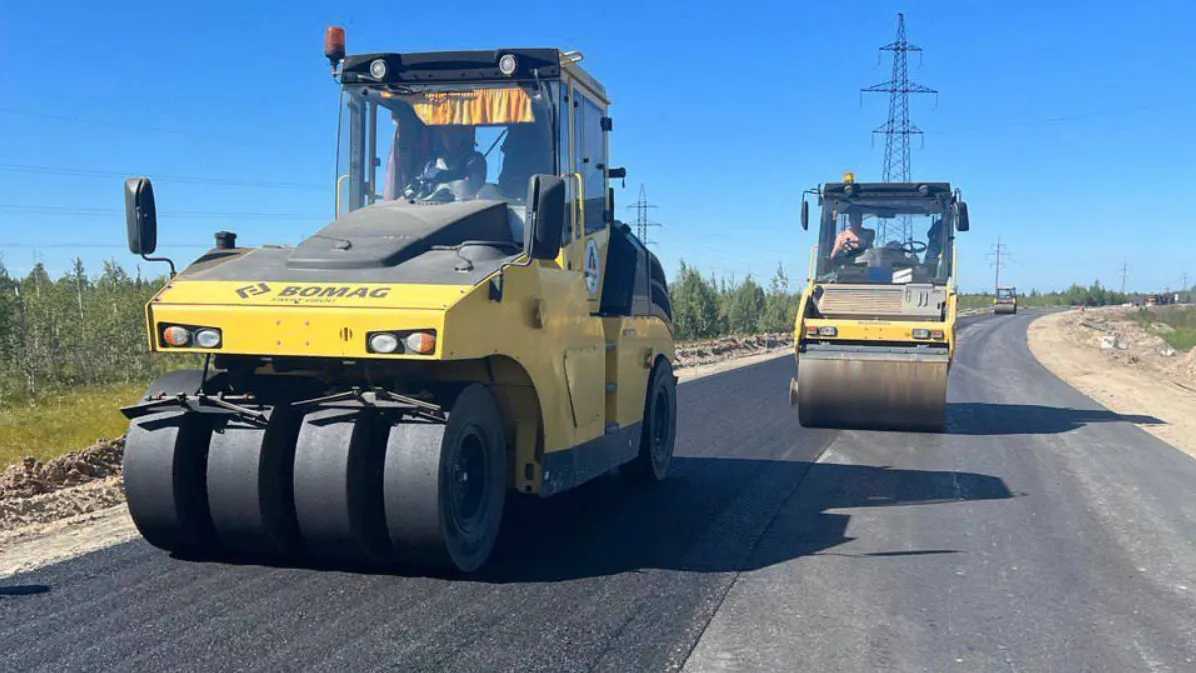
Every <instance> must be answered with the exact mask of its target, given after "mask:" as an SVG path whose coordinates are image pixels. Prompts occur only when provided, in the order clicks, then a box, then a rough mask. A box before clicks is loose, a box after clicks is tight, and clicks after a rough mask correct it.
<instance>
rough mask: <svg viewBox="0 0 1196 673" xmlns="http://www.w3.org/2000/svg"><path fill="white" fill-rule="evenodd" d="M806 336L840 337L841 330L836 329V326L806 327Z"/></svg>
mask: <svg viewBox="0 0 1196 673" xmlns="http://www.w3.org/2000/svg"><path fill="white" fill-rule="evenodd" d="M806 336H811V337H833V336H839V330H838V329H836V328H835V326H834V325H823V326H822V327H815V326H813V325H806Z"/></svg>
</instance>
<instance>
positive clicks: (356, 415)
mask: <svg viewBox="0 0 1196 673" xmlns="http://www.w3.org/2000/svg"><path fill="white" fill-rule="evenodd" d="M383 430H384V426H383V425H382V424H381V422H380V421H379V419H378V417H377V416H376V415H374V414H372V413H369V412H361V411H345V410H340V409H326V410H322V411H315V412H312V413H310V414H307V415H306V416H304V418H303V423H302V425H301V427H300V429H299V438H298V441H297V442H296V444H295V468H294V477H293V481H292V483H293V485H294V502H295V518H296V520H297V521H298V524H299V532H300V536H301V537H302V539H303V545H304V547H305V548H306V550H307V551H308V552H309V553H310V554H311V555H312V556H315V557H317V558H320V559H324V560H327V561H332V562H335V563H343V564H348V565H354V566H358V565H360V566H379V565H383V564H386V563H389V562H390V561H391V560H392V558H393V556H394V550H393V549H392V548H391V546H390V540H389V539H388V537H387V534H386V519H385V516H384V514H383V510H382V466H383V461H384V456H385V454H384V451H385V447H386V444H385V441H386V437H385V435H384V433H383V432H382V431H383Z"/></svg>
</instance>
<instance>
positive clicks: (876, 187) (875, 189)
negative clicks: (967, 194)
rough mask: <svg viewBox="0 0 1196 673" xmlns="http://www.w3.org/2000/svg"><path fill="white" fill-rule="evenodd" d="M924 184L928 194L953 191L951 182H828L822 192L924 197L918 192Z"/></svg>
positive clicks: (855, 195) (936, 194)
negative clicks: (849, 189)
mask: <svg viewBox="0 0 1196 673" xmlns="http://www.w3.org/2000/svg"><path fill="white" fill-rule="evenodd" d="M848 185H850V186H851V187H852V188H853V189H852V193H851V194H847V191H846V187H847V186H848ZM922 185H925V186H926V189H927V190H928V191H927V196H938V195H940V194H950V193H951V183H949V182H828V183H826V184H825V185H823V186H822V193H823V195H824V196H831V195H838V194H847V195H848V196H853V197H859V196H866V195H873V194H875V195H877V196H900V197H910V198H924V197H922V194H920V193H919V192H918V188H919V187H921V186H922Z"/></svg>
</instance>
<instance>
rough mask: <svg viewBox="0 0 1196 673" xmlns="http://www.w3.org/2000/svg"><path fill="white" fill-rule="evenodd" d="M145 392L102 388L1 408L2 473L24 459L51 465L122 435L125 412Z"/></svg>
mask: <svg viewBox="0 0 1196 673" xmlns="http://www.w3.org/2000/svg"><path fill="white" fill-rule="evenodd" d="M143 392H145V384H143V383H134V384H123V385H112V386H102V387H96V388H88V389H86V390H78V391H71V392H65V393H58V394H53V395H46V396H44V397H40V398H38V399H36V400H26V401H19V402H13V403H11V404H6V405H4V406H2V407H0V469H3V468H5V467H7V466H9V465H12V464H13V463H15V462H17V461H19V460H20V459H21V458H24V457H25V456H33V457H34V458H37V459H39V460H43V461H44V460H49V459H50V458H55V457H57V456H61V455H63V454H65V453H70V452H72V451H78V450H80V449H84V448H86V447H88V446H91V445H92V444H94V443H95V441H96V440H97V439H114V438H116V437H119V436H121V435H123V434H124V433H125V431H126V430H127V429H128V427H129V422H128V420H127V419H125V417H124V416H122V415H121V413H120V406H121V405H125V404H131V403H133V402H135V401H136V400H137V397H138V396H139V395H141V394H142V393H143Z"/></svg>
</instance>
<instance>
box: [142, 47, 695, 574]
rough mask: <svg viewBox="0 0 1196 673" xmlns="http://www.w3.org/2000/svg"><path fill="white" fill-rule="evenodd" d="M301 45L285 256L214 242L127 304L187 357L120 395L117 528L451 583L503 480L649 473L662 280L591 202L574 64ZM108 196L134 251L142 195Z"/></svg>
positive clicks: (651, 477) (607, 211)
mask: <svg viewBox="0 0 1196 673" xmlns="http://www.w3.org/2000/svg"><path fill="white" fill-rule="evenodd" d="M325 52H326V55H327V56H328V58H329V61H330V62H331V63H332V71H333V76H334V78H335V79H336V81H337V83H338V85H339V88H340V96H341V100H342V104H343V111H342V116H343V121H342V127H341V131H340V133H341V137H340V142H339V147H340V149H341V150H342V151H343V154H342V155H341V157H340V158H339V163H338V170H337V176H338V177H337V180H336V181H335V185H334V186H333V185H330V188H331V189H330V192H331V191H332V189H335V201H336V203H335V217H334V218H333V219H332V221H331V223H330V224H328V225H327V226H325V227H324V228H323V229H321V230H320V231H318V232H317V233H315V234H314V235H312V236H310V237H309V238H306V239H305V240H302V241H301V242H299V243H298V244H297V245H293V246H279V245H262V246H260V247H256V248H250V247H242V246H241V245H238V244H237V242H236V236H235V234H234V233H232V232H223V231H222V232H219V233H216V235H215V238H216V243H215V245H214V247H213V248H212V249H211V250H209V251H208V252H207V253H205V254H204V255H202V256H201V257H199V258H198V259H196V260H195V261H194V262H192V263H191V264H190V265H188V266H187V267H186V268H184V269H183V270H182V271H181V272H179V273H177V275H176V274H175V273H174V266H173V264H171V278H170V280H169V282H168V283H167V284H166V285H165V287H164V288H163V289H162V290H161V291H160V292H159V293H158V294H157V295H156V296H154V297H153V298H152V300H151V301H150V302H149V304H148V306H147V308H146V326H147V328H148V331H149V345H150V348H151V349H152V350H153V351H155V352H156V353H159V354H177V355H184V354H185V355H188V356H191V357H192V359H193V361H194V367H195V368H194V369H190V370H181V371H175V372H173V373H171V374H169V375H168V376H165V377H163V378H161V379H160V380H158V381H157V382H155V383H153V384H152V385H151V386H150V387H149V389H148V390H147V391H146V394H145V396H144V398H143V399H142V400H140V401H139V402H138V403H137V404H134V405H132V406H130V407H126V408H124V409H123V411H124V413H125V415H126V416H127V417H128V418H129V419H130V429H129V434H128V440H127V445H126V448H125V458H124V479H125V488H126V492H127V495H128V506H129V512H130V514H131V515H132V518H133V521H134V522H135V523H136V525H137V528H138V530H139V531H140V532H141V534H142V536H143V537H144V538H145V539H146V540H148V541H149V542H150V543H151V544H153V545H155V546H157V547H160V548H162V549H165V550H169V551H171V552H174V553H176V554H179V555H181V556H184V557H188V558H196V559H204V558H235V557H243V558H279V559H288V558H297V559H307V560H306V561H304V562H312V561H318V562H321V563H331V564H332V565H333V566H336V567H357V568H363V569H368V568H375V567H383V566H390V565H392V564H393V565H394V566H395V567H403V566H407V567H411V568H427V569H428V571H430V572H448V573H450V574H451V573H469V572H473V571H475V570H477V569H478V568H480V567H481V566H482V565H483V564H484V563H485V562H486V561H487V559H488V557H489V556H490V554H491V552H492V549H493V547H494V543H495V538H496V536H497V534H498V532H499V525H500V522H501V520H502V517H503V511H504V502H505V501H506V500H507V498H508V497H509V496H510V495H511V493H512V492H515V493H521V494H531V495H532V496H539V497H547V496H551V495H554V494H557V493H560V492H562V491H564V490H566V489H570V488H573V487H576V486H578V485H579V484H582V483H584V482H586V481H587V480H590V479H593V478H594V477H597V476H599V475H602V474H604V473H607V472H610V471H614V470H616V469H617V471H619V472H621V473H623V474H624V475H625V476H626V478H628V479H629V480H638V481H641V482H654V481H659V480H662V479H664V478H665V476H666V473H667V472H668V469H669V465H670V462H671V458H672V452H673V443H674V437H675V427H676V426H675V424H676V404H677V402H676V384H677V379H676V377H675V375H674V373H673V372H674V370H673V365H674V363H675V354H674V348H673V325H672V316H671V307H670V303H669V296H668V289H667V283H666V280H665V276H664V272H663V269H662V267H661V265H660V263H659V260H658V259H657V258H656V257H655V256H654V255H653V254H652V253H651V252H649V251H648V250H647V249H646V248H645V247H644V245H643V243H642V242H641V241H639V240H638V239H637V238H636V237H635V236H634V235H632V234H631V233H630V231H629V229H628V228H627V226H626V225H624V224H622V223H620V222H618V221H616V220H615V218H614V217H613V213H614V202H613V201H614V193H613V190H611V189H609V188H608V183H609V182H610V180H611V178H612V177H613V178H620V177H622V176H623V175H625V169H622V168H618V169H616V168H612V167H611V166H610V157H609V143H608V138H609V136H610V133H611V130H612V123H611V118H610V116H609V115H608V105H609V100H608V98H607V94H606V91H605V89H604V88H603V86H602V85H601V84H600V83H599V82H598V81H597V80H596V79H594V78H593V77H592V76H590V75H588V74H587V73H586V72H585V71H584V70H583V69H582V67H581V66H580V61H581V60H582V56H581V54H579V53H576V52H561V51H558V50H557V49H495V50H492V51H457V52H442V53H378V54H367V55H356V56H354V55H349V56H346V55H345V51H344V32H343V29H339V28H333V29H330V30H329V33H328V35H327V41H326V45H325ZM496 150H497V151H496ZM125 192H126V193H125V199H126V210H127V219H128V233H129V247H130V250H131V251H132V252H133V253H134V254H139V255H142V256H143V257H146V256H147V255H150V254H153V253H154V250H155V247H156V241H157V234H156V232H157V225H156V217H155V212H156V211H155V206H154V198H153V191H152V185H151V184H150V182H149V180H148V179H146V178H134V179H130V180H128V181H127V182H126V186H125ZM146 258H147V259H155V258H148V257H146ZM165 261H169V260H165ZM196 356H198V357H196Z"/></svg>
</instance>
